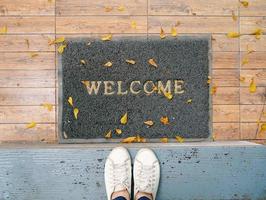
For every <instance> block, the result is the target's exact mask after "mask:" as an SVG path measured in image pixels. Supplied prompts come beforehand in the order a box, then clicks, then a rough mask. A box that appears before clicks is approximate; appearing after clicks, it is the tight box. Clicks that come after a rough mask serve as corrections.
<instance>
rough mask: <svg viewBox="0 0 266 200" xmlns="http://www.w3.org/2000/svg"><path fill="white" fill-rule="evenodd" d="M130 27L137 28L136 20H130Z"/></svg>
mask: <svg viewBox="0 0 266 200" xmlns="http://www.w3.org/2000/svg"><path fill="white" fill-rule="evenodd" d="M131 28H133V29H136V28H137V22H136V21H134V20H133V21H131Z"/></svg>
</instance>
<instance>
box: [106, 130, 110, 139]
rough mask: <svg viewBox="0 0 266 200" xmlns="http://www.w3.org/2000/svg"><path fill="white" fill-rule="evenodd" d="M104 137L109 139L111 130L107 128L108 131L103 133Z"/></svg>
mask: <svg viewBox="0 0 266 200" xmlns="http://www.w3.org/2000/svg"><path fill="white" fill-rule="evenodd" d="M104 137H105V138H106V139H110V138H111V137H112V131H111V130H109V131H108V132H107V133H106V134H105V136H104Z"/></svg>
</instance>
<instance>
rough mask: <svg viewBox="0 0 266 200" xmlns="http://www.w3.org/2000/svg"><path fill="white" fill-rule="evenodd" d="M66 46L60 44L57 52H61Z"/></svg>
mask: <svg viewBox="0 0 266 200" xmlns="http://www.w3.org/2000/svg"><path fill="white" fill-rule="evenodd" d="M66 47H67V45H66V44H61V45H60V46H59V47H58V49H57V51H58V53H60V54H62V53H63V52H64V50H65V48H66Z"/></svg>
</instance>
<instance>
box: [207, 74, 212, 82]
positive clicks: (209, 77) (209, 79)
mask: <svg viewBox="0 0 266 200" xmlns="http://www.w3.org/2000/svg"><path fill="white" fill-rule="evenodd" d="M211 81H212V78H211V76H208V80H207V83H208V84H210V83H211Z"/></svg>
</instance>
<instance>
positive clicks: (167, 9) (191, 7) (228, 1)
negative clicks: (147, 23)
mask: <svg viewBox="0 0 266 200" xmlns="http://www.w3.org/2000/svg"><path fill="white" fill-rule="evenodd" d="M232 11H234V12H235V13H236V14H237V13H238V1H237V0H220V1H219V0H212V1H209V0H201V1H198V0H164V1H161V0H150V1H149V14H150V15H197V16H201V15H221V16H223V15H229V16H231V15H232Z"/></svg>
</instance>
